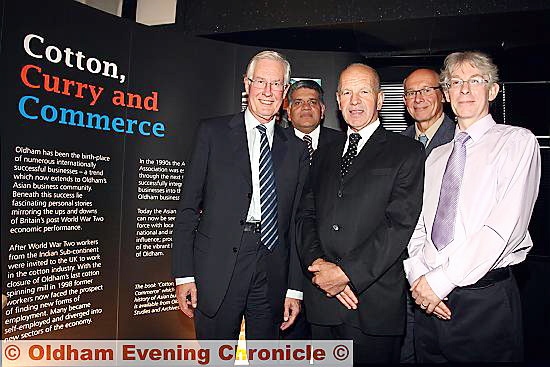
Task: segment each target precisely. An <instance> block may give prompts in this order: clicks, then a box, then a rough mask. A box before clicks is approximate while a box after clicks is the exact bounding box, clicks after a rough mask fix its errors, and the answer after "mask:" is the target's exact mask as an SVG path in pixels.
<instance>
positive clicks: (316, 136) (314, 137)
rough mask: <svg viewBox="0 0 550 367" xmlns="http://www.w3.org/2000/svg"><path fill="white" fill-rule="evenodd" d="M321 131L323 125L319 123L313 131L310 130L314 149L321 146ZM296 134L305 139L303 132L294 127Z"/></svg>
mask: <svg viewBox="0 0 550 367" xmlns="http://www.w3.org/2000/svg"><path fill="white" fill-rule="evenodd" d="M320 133H321V125H317V127H316V128H315V130H313V131H312V132H310V133H309V134H307V135H309V136H311V146H312V147H313V150H317V147H319V135H320ZM294 135H296V137H298V138H299V139H300V140H304V135H306V134H304V133H303V132H301V131H300V130H298V129H296V128H294Z"/></svg>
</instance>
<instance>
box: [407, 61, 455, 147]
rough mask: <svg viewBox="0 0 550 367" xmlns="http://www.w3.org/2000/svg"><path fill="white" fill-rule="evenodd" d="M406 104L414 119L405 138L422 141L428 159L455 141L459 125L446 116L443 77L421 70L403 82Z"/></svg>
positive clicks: (411, 74)
mask: <svg viewBox="0 0 550 367" xmlns="http://www.w3.org/2000/svg"><path fill="white" fill-rule="evenodd" d="M403 88H404V89H405V93H404V94H403V101H404V102H405V106H406V107H407V111H408V112H409V114H410V115H411V117H412V118H413V119H414V124H413V125H411V126H409V127H408V128H407V129H406V130H405V131H403V135H406V136H408V137H411V138H414V139H416V140H418V141H420V142H421V143H422V144H424V146H425V147H426V156H428V155H429V154H430V153H431V151H432V149H434V148H436V147H438V146H440V145H443V144H446V143H448V142H450V141H451V140H453V137H454V133H455V125H456V124H455V123H454V122H453V121H452V120H451V119H450V118H449V117H448V116H447V115H445V114H444V113H443V102H445V97H444V96H443V92H442V90H441V86H440V85H439V74H438V73H436V72H435V71H433V70H430V69H417V70H415V71H413V72H412V73H410V74H409V76H407V78H405V80H404V81H403Z"/></svg>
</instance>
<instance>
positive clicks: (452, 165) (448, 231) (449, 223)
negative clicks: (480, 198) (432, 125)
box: [432, 132, 470, 251]
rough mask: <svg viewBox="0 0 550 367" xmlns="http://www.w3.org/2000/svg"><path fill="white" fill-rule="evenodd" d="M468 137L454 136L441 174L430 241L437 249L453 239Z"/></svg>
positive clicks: (461, 134)
mask: <svg viewBox="0 0 550 367" xmlns="http://www.w3.org/2000/svg"><path fill="white" fill-rule="evenodd" d="M469 138H470V135H468V134H467V133H465V132H461V133H459V134H458V135H457V136H456V137H455V140H454V147H453V151H452V153H451V155H450V156H449V160H448V161H447V167H445V173H444V174H443V180H442V182H441V191H440V192H439V203H438V204H437V211H436V212H435V220H434V224H433V227H432V241H433V243H434V245H435V247H436V248H437V250H438V251H441V250H443V249H444V248H445V247H446V246H447V245H448V244H449V243H451V241H452V240H453V239H454V235H455V220H456V211H457V208H458V198H459V197H460V185H461V184H462V176H463V175H464V165H465V164H466V145H465V144H466V141H467V140H468V139H469Z"/></svg>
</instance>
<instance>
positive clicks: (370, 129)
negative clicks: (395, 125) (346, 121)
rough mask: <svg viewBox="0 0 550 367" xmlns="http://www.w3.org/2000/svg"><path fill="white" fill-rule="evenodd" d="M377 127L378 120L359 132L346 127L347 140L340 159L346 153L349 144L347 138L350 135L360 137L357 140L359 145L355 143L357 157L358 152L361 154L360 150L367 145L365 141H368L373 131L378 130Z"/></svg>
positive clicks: (378, 124)
mask: <svg viewBox="0 0 550 367" xmlns="http://www.w3.org/2000/svg"><path fill="white" fill-rule="evenodd" d="M378 126H380V120H378V119H376V121H374V122H372V123H370V124H368V125H367V126H365V127H364V128H362V129H361V130H359V131H353V130H352V129H351V128H350V127H348V131H347V139H346V144H344V151H343V152H342V157H343V156H344V154H346V152H347V151H348V144H349V136H350V134H353V133H357V134H359V135H361V140H359V143H357V155H359V152H361V149H363V147H364V146H365V144H367V141H368V140H369V139H370V137H371V136H372V134H374V131H376V129H378Z"/></svg>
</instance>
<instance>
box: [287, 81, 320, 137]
mask: <svg viewBox="0 0 550 367" xmlns="http://www.w3.org/2000/svg"><path fill="white" fill-rule="evenodd" d="M290 100H291V101H292V103H291V104H290V106H288V108H287V110H286V111H287V113H288V119H289V121H291V122H292V126H294V128H295V129H298V130H299V131H301V132H303V133H304V134H309V133H310V132H312V131H313V130H315V128H316V127H317V126H319V124H320V123H321V119H322V118H323V116H324V114H325V105H324V104H323V103H322V102H321V101H320V100H319V93H317V91H316V90H314V89H309V88H299V89H296V90H295V91H294V92H293V93H292V95H291V96H290Z"/></svg>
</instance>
